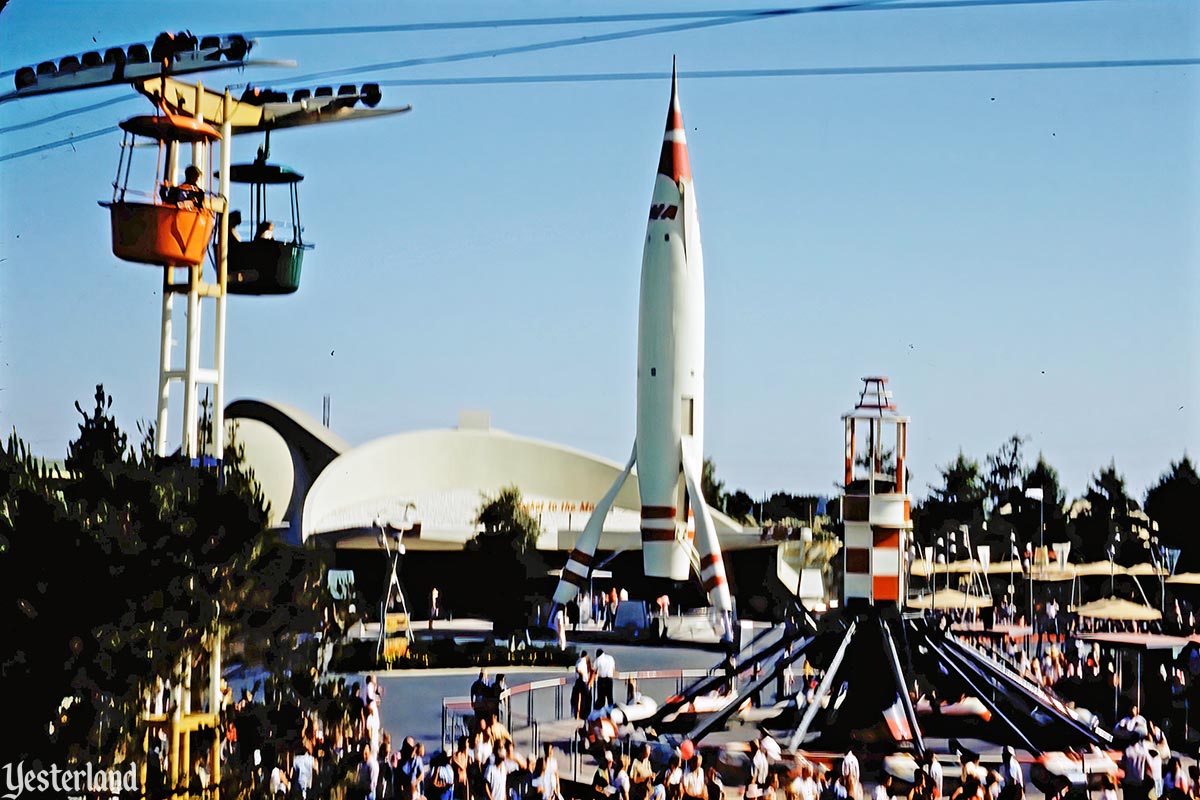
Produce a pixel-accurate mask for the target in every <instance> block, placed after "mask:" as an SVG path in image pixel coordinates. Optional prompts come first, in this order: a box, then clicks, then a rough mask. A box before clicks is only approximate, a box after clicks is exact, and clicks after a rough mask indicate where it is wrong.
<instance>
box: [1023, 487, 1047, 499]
mask: <svg viewBox="0 0 1200 800" xmlns="http://www.w3.org/2000/svg"><path fill="white" fill-rule="evenodd" d="M1025 496H1026V497H1028V498H1029V499H1030V500H1038V501H1041V500H1042V499H1044V498H1045V493H1043V492H1042V487H1040V486H1031V487H1029V488H1028V489H1026V490H1025Z"/></svg>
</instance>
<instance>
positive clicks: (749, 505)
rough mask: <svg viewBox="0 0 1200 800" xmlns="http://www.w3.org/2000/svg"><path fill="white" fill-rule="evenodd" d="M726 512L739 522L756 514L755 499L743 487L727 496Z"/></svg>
mask: <svg viewBox="0 0 1200 800" xmlns="http://www.w3.org/2000/svg"><path fill="white" fill-rule="evenodd" d="M725 513H726V514H728V515H729V516H730V517H732V518H733V519H736V520H738V521H739V522H740V521H742V520H745V519H747V518H752V517H753V516H754V499H753V498H751V497H750V495H748V494H746V493H745V492H744V491H742V490H741V489H738V490H737V491H735V492H732V493H731V494H729V495H726V497H725Z"/></svg>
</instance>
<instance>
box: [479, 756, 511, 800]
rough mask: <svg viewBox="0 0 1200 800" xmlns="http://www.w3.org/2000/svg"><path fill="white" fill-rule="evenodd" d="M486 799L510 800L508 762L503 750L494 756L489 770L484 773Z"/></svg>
mask: <svg viewBox="0 0 1200 800" xmlns="http://www.w3.org/2000/svg"><path fill="white" fill-rule="evenodd" d="M484 790H485V791H486V793H487V798H486V800H508V764H507V762H506V761H505V759H504V754H503V751H502V750H497V751H496V753H495V754H494V755H493V756H492V760H491V763H490V764H489V765H488V768H487V772H486V773H484Z"/></svg>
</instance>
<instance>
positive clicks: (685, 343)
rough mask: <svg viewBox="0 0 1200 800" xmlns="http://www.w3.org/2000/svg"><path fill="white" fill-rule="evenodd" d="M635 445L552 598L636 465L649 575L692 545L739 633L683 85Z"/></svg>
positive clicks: (655, 252) (644, 335) (650, 255)
mask: <svg viewBox="0 0 1200 800" xmlns="http://www.w3.org/2000/svg"><path fill="white" fill-rule="evenodd" d="M637 369H638V372H637V438H636V439H635V440H634V444H633V452H632V453H631V454H630V456H629V463H628V464H626V465H625V469H624V471H623V472H622V473H621V475H620V476H619V477H618V478H617V481H616V483H614V484H613V486H612V488H611V489H609V490H608V493H607V494H605V495H604V497H603V498H602V499H601V500H600V502H599V503H597V504H596V508H595V510H594V511H593V512H592V514H591V516H590V517H589V519H588V522H587V525H586V526H585V527H584V529H583V532H582V533H581V534H580V536H579V540H578V541H577V543H576V546H575V550H573V551H572V552H571V556H570V559H569V560H568V561H567V566H566V568H565V569H564V570H563V572H562V578H561V579H560V580H559V583H558V588H557V589H555V592H554V601H555V603H558V604H563V603H566V602H567V601H569V600H570V599H571V598H572V597H574V596H575V593H576V592H577V591H578V590H579V587H581V586H584V585H586V583H587V577H588V571H589V569H590V567H591V564H592V559H593V556H594V555H595V552H596V546H597V545H598V544H599V541H600V533H601V529H602V528H603V526H604V518H605V517H606V516H607V515H608V512H609V510H610V509H611V508H612V504H613V501H614V499H615V498H616V496H617V492H619V491H620V489H621V486H622V485H623V484H624V483H625V480H626V479H627V478H628V477H629V473H630V472H631V471H632V469H633V467H634V465H635V464H636V465H637V468H638V488H639V491H640V494H641V501H642V520H641V533H642V559H643V566H644V569H645V572H646V575H648V576H651V577H661V578H670V579H671V580H677V581H678V580H686V579H687V576H688V569H689V566H690V565H691V563H692V556H693V548H694V553H695V556H696V558H697V566H698V569H699V573H700V581H701V583H702V584H703V585H704V589H705V591H706V592H708V594H709V600H710V602H711V603H712V605H713V606H714V607H715V608H716V609H718V610H719V611H720V612H722V616H723V618H724V620H725V625H726V631H725V633H726V635H727V636H728V635H731V633H732V630H731V626H730V623H731V622H732V611H733V604H732V602H731V601H730V597H729V586H728V584H727V582H726V578H725V564H724V562H723V561H722V559H721V551H720V549H719V547H718V544H717V532H716V528H715V527H714V526H713V519H712V515H711V514H710V513H709V510H708V505H707V504H706V503H705V502H704V497H703V495H702V494H701V491H700V470H701V465H702V459H703V452H704V256H703V254H702V252H701V250H700V223H699V218H698V217H697V214H696V195H695V190H694V188H693V186H692V170H691V165H690V163H689V161H688V149H687V139H686V137H685V135H684V127H683V113H682V112H681V111H680V109H679V91H678V82H677V80H676V77H675V70H674V66H672V70H671V104H670V108H669V109H668V111H667V130H666V133H665V134H664V135H663V143H662V155H661V156H660V158H659V161H658V174H657V175H656V176H655V178H654V193H653V195H652V196H651V199H650V221H649V223H648V224H647V226H646V242H645V248H644V250H643V251H642V280H641V304H640V309H639V311H638V367H637Z"/></svg>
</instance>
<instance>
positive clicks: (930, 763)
mask: <svg viewBox="0 0 1200 800" xmlns="http://www.w3.org/2000/svg"><path fill="white" fill-rule="evenodd" d="M925 757H926V766H925V770H926V772H928V773H929V780H931V781H932V782H933V796H934V797H941V796H942V764H941V762H940V761H938V757H937V755H936V754H934V753H932V752H930V751H928V750H926V751H925Z"/></svg>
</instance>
